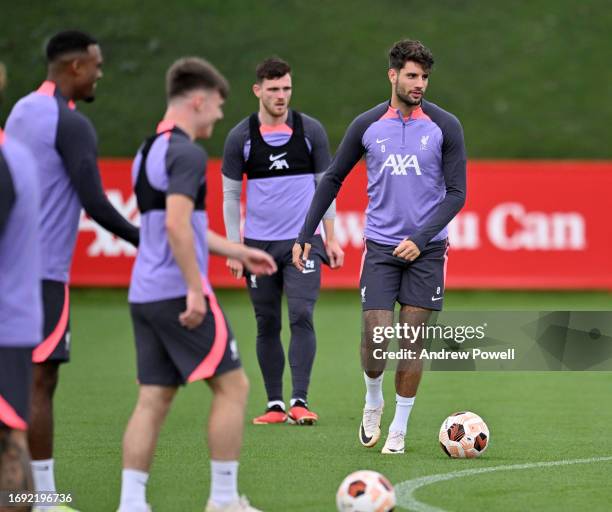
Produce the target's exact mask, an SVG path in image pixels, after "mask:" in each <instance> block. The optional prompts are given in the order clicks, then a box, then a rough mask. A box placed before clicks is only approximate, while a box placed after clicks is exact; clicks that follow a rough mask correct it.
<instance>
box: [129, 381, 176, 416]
mask: <svg viewBox="0 0 612 512" xmlns="http://www.w3.org/2000/svg"><path fill="white" fill-rule="evenodd" d="M175 393H176V388H162V387H155V388H154V389H151V387H150V386H143V387H141V389H140V394H139V396H138V407H140V408H142V409H146V410H148V411H151V412H155V413H158V414H160V413H161V414H165V413H166V412H167V411H168V409H169V408H170V405H171V404H172V399H173V398H174V395H175Z"/></svg>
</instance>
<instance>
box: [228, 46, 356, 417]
mask: <svg viewBox="0 0 612 512" xmlns="http://www.w3.org/2000/svg"><path fill="white" fill-rule="evenodd" d="M253 93H254V94H255V96H256V97H257V98H258V99H259V111H258V112H256V113H254V114H252V115H251V116H249V117H247V118H246V119H243V120H242V121H241V122H240V123H238V124H237V125H236V126H235V127H234V128H233V129H232V131H231V132H230V133H229V135H228V137H227V140H226V141H225V148H224V151H223V167H222V170H223V196H224V200H223V213H224V217H225V230H226V232H227V237H228V238H229V239H230V240H232V241H234V242H240V238H241V236H240V192H241V189H242V177H243V174H246V177H247V185H246V200H247V202H246V223H245V227H244V243H245V244H246V245H248V246H250V247H256V248H259V249H263V250H265V251H267V252H268V253H270V254H271V255H272V256H273V257H274V259H275V261H276V264H277V266H278V272H277V273H276V274H274V275H272V276H264V277H256V276H254V275H252V274H249V273H246V275H245V277H246V283H247V288H248V290H249V295H250V297H251V302H252V303H253V308H254V309H255V317H256V319H257V358H258V361H259V366H260V368H261V372H262V374H263V378H264V383H265V386H266V392H267V395H268V403H267V408H266V411H265V413H264V414H263V415H261V416H258V417H256V418H254V419H253V423H255V424H260V425H261V424H271V423H284V422H286V421H289V422H293V423H297V424H300V425H312V424H314V423H316V421H317V420H318V416H317V414H316V413H315V412H313V411H311V410H310V409H309V407H308V386H309V383H310V374H311V371H312V365H313V362H314V357H315V347H316V339H315V332H314V327H313V319H312V317H313V311H314V305H315V302H316V300H317V297H318V294H319V288H320V286H321V262H322V261H326V260H327V259H328V258H329V263H330V266H331V267H332V268H338V267H340V266H342V264H343V261H344V253H343V251H342V249H341V248H340V246H339V244H338V242H337V241H336V239H335V237H334V217H335V204H331V206H330V204H328V207H329V208H328V209H327V212H324V213H325V215H323V214H321V216H322V217H323V225H324V229H325V235H326V240H325V244H323V241H322V239H321V236H320V235H318V234H316V235H315V236H314V238H313V240H312V243H313V246H314V248H313V251H312V253H311V254H310V256H309V259H308V261H306V263H305V268H303V269H302V270H301V271H299V272H298V271H297V270H296V269H295V268H294V267H293V265H292V264H291V250H292V247H293V241H294V240H295V237H296V236H297V234H298V232H299V229H300V226H301V223H302V220H303V219H304V215H305V214H306V210H307V209H308V205H309V204H310V200H311V199H312V196H313V194H314V191H315V187H316V186H317V183H319V182H320V180H321V178H322V176H323V172H324V171H325V169H326V168H327V167H328V165H329V162H330V154H329V143H328V140H327V134H326V133H325V129H324V128H323V126H322V125H321V123H319V121H317V120H316V119H314V118H312V117H310V116H307V115H305V114H300V113H298V112H296V111H295V110H290V109H289V102H290V100H291V93H292V81H291V68H290V67H289V65H288V64H287V63H286V62H285V61H283V60H281V59H278V58H270V59H267V60H265V61H263V62H262V63H260V64H259V65H258V66H257V68H256V83H255V84H254V85H253ZM330 203H332V201H330ZM319 219H320V218H319ZM318 224H319V223H318V222H317V225H318ZM316 227H317V226H315V229H316ZM315 229H313V233H314V231H315ZM228 266H229V268H230V270H231V272H232V273H233V275H234V276H235V277H236V278H237V279H240V278H242V276H243V266H242V264H241V263H240V262H237V261H235V260H232V259H229V260H228ZM283 291H284V292H285V295H286V296H287V304H288V309H289V323H290V328H291V340H290V342H289V365H290V367H291V377H292V384H293V390H292V395H291V400H290V403H289V405H290V409H289V411H288V414H287V412H286V409H285V402H284V398H283V389H282V383H283V370H284V367H285V354H284V351H283V346H282V343H281V337H280V333H281V300H282V294H283Z"/></svg>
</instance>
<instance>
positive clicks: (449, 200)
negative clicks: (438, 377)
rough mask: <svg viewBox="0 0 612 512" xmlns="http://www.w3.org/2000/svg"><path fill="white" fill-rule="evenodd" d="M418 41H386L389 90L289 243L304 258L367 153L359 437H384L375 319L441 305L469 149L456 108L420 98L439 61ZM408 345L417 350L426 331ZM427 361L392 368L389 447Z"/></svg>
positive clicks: (300, 264) (396, 448) (361, 122)
mask: <svg viewBox="0 0 612 512" xmlns="http://www.w3.org/2000/svg"><path fill="white" fill-rule="evenodd" d="M433 62H434V61H433V56H432V54H431V51H430V50H429V49H428V48H426V47H425V46H424V45H423V44H422V43H421V42H419V41H413V40H402V41H398V42H397V43H395V44H394V45H393V47H392V48H391V50H390V51H389V70H388V77H389V81H390V82H391V100H390V101H385V102H384V103H381V104H380V105H377V106H376V107H374V108H372V109H370V110H368V111H367V112H364V113H363V114H361V115H359V116H358V117H357V118H356V119H355V120H354V121H353V122H352V123H351V125H350V126H349V128H348V129H347V131H346V134H345V136H344V139H343V140H342V143H341V144H340V147H339V149H338V152H337V153H336V156H335V157H334V160H333V161H332V163H331V166H330V168H329V169H328V170H327V172H326V173H325V177H324V178H323V180H322V182H321V184H320V185H319V187H317V190H316V193H315V195H314V198H313V200H312V204H311V205H310V210H309V211H308V215H307V216H306V220H305V222H304V225H303V227H302V230H301V232H300V235H299V237H298V238H297V240H296V243H295V245H294V247H293V263H294V265H295V266H296V267H297V268H298V269H301V268H304V261H305V260H306V259H307V258H308V257H309V254H310V250H311V237H312V234H313V233H314V231H315V229H316V226H317V224H318V223H319V220H320V219H321V217H322V215H323V213H324V212H325V210H326V209H327V208H328V206H329V204H330V203H331V202H332V201H333V199H334V198H335V197H336V195H337V193H338V190H339V189H340V186H341V185H342V182H343V180H344V179H345V178H346V176H347V175H348V173H349V172H350V171H351V169H352V168H353V166H354V165H355V164H356V163H357V162H358V161H359V159H360V158H361V157H362V156H363V155H365V159H366V166H367V173H368V199H369V204H368V208H367V210H366V228H365V238H366V245H365V254H364V260H363V266H362V272H361V282H360V291H361V302H362V311H363V330H362V332H363V337H362V343H361V359H362V365H363V368H364V370H365V375H364V378H365V383H366V396H365V408H364V411H363V418H362V422H361V426H360V429H359V440H360V441H361V443H362V444H363V445H364V446H366V447H372V446H374V445H375V444H376V443H377V441H378V439H379V438H380V434H381V431H380V421H381V417H382V412H383V403H384V402H383V395H382V380H383V371H384V367H385V364H384V362H385V360H384V359H375V357H374V356H375V354H376V353H379V351H377V352H376V353H375V352H374V349H375V348H384V347H385V345H384V344H383V345H381V344H380V340H379V339H377V341H379V344H376V343H375V342H374V339H375V337H374V329H376V328H377V331H378V332H381V328H384V327H388V326H391V325H392V322H393V311H394V308H395V303H396V302H398V303H399V304H400V306H401V309H400V317H399V318H400V323H401V324H408V325H409V326H419V325H421V324H422V323H423V322H426V321H427V319H428V318H429V315H430V314H431V311H432V310H436V311H438V310H440V309H442V302H443V297H444V278H445V270H446V261H447V249H448V242H447V225H448V223H449V222H450V221H451V220H452V219H453V217H455V215H457V213H458V212H459V210H460V209H461V208H462V207H463V205H464V203H465V190H466V154H465V146H464V142H463V131H462V128H461V124H460V123H459V121H458V120H457V118H456V117H455V116H453V115H452V114H450V113H448V112H446V111H445V110H443V109H441V108H440V107H438V106H437V105H435V104H433V103H430V102H428V101H424V100H423V95H424V94H425V91H426V89H427V85H428V81H429V74H430V71H431V68H432V66H433ZM406 341H410V343H408V344H407V345H405V346H402V348H411V349H413V350H415V351H416V354H419V353H420V349H421V347H422V340H421V339H412V340H406ZM422 371H423V365H422V361H421V360H420V359H418V358H417V359H415V360H404V361H401V362H400V363H399V364H398V367H397V371H396V374H395V389H396V408H395V417H394V418H393V421H392V423H391V425H390V427H389V434H388V437H387V440H386V443H385V445H384V447H383V449H382V452H383V453H404V445H405V443H404V439H405V435H406V429H407V426H408V418H409V415H410V412H411V410H412V406H413V404H414V397H415V395H416V392H417V388H418V385H419V382H420V379H421V375H422Z"/></svg>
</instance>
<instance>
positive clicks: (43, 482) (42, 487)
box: [31, 459, 56, 492]
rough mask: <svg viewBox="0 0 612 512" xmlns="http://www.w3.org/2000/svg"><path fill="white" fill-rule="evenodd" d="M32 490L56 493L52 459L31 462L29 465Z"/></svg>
mask: <svg viewBox="0 0 612 512" xmlns="http://www.w3.org/2000/svg"><path fill="white" fill-rule="evenodd" d="M31 467H32V476H33V477H34V489H35V490H36V491H39V492H40V491H48V492H56V489H55V475H54V473H53V459H43V460H33V461H32V463H31Z"/></svg>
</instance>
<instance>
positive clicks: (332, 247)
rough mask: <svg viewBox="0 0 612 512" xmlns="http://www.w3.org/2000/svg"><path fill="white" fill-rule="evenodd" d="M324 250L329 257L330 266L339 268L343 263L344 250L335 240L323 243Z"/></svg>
mask: <svg viewBox="0 0 612 512" xmlns="http://www.w3.org/2000/svg"><path fill="white" fill-rule="evenodd" d="M325 252H326V253H327V257H328V258H329V265H330V267H331V268H340V267H341V266H342V265H344V251H343V250H342V247H340V244H339V243H338V242H337V241H336V240H329V241H328V242H327V243H326V244H325Z"/></svg>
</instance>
